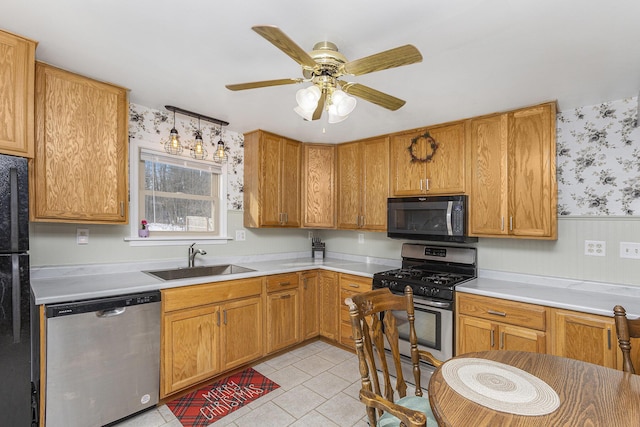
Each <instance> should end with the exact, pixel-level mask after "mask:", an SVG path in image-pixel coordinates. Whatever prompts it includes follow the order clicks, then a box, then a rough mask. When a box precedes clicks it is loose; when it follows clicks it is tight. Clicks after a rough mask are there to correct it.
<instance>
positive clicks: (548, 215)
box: [468, 102, 557, 240]
mask: <svg viewBox="0 0 640 427" xmlns="http://www.w3.org/2000/svg"><path fill="white" fill-rule="evenodd" d="M468 141H469V144H470V150H469V153H470V158H469V168H468V171H469V176H468V182H469V230H470V234H471V235H472V236H487V237H507V236H510V237H511V236H512V237H524V238H536V239H548V240H555V239H557V212H556V210H557V183H556V160H555V159H556V104H555V102H553V103H547V104H542V105H538V106H534V107H530V108H524V109H520V110H515V111H512V112H509V113H504V114H495V115H490V116H485V117H478V118H474V119H470V120H469V123H468Z"/></svg>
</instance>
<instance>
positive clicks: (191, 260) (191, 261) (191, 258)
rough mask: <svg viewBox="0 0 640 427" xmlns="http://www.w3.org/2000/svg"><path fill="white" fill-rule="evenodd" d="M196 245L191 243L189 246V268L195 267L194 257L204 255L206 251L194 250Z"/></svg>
mask: <svg viewBox="0 0 640 427" xmlns="http://www.w3.org/2000/svg"><path fill="white" fill-rule="evenodd" d="M195 245H196V244H195V243H192V244H191V246H189V267H193V266H194V265H195V260H196V255H198V254H200V255H206V254H207V251H205V250H203V249H196V248H194V246H195Z"/></svg>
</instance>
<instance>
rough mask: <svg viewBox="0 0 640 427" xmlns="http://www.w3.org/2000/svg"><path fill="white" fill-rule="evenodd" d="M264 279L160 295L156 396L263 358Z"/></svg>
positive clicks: (176, 289)
mask: <svg viewBox="0 0 640 427" xmlns="http://www.w3.org/2000/svg"><path fill="white" fill-rule="evenodd" d="M261 295H262V278H255V279H239V280H232V281H225V282H218V283H208V284H203V285H194V286H186V287H181V288H172V289H165V290H163V291H162V337H161V341H162V346H161V375H160V397H161V398H164V397H166V396H169V395H171V394H173V393H175V392H177V391H179V390H183V389H186V388H188V387H190V386H193V385H195V384H197V383H199V382H201V381H205V380H207V379H208V378H212V377H214V376H215V375H217V374H219V373H220V372H223V371H226V370H229V369H232V368H234V367H237V366H240V365H243V364H245V363H248V362H250V361H251V360H256V359H259V358H260V357H262V355H263V348H264V346H263V339H262V337H263V328H262V319H263V317H262V297H261Z"/></svg>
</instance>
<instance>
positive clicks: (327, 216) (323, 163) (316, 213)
mask: <svg viewBox="0 0 640 427" xmlns="http://www.w3.org/2000/svg"><path fill="white" fill-rule="evenodd" d="M302 152H303V168H302V171H303V173H302V175H303V177H302V226H303V227H309V228H335V227H336V184H335V181H336V146H335V145H322V144H303V147H302Z"/></svg>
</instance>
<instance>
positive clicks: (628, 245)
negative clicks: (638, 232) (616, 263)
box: [620, 242, 640, 259]
mask: <svg viewBox="0 0 640 427" xmlns="http://www.w3.org/2000/svg"><path fill="white" fill-rule="evenodd" d="M620 258H631V259H640V243H634V242H620Z"/></svg>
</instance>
